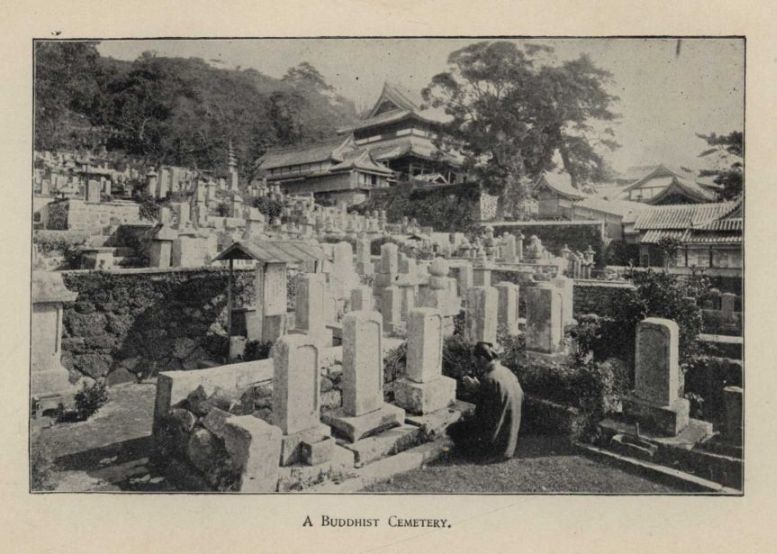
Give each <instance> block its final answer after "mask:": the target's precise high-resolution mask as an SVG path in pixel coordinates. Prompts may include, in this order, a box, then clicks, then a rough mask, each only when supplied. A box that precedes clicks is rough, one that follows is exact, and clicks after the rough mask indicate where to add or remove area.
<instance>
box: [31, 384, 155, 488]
mask: <svg viewBox="0 0 777 554" xmlns="http://www.w3.org/2000/svg"><path fill="white" fill-rule="evenodd" d="M155 395H156V385H155V383H141V384H136V383H127V384H123V385H117V386H115V387H112V388H111V389H110V400H109V401H108V403H106V404H105V405H104V406H103V407H102V408H100V410H99V411H98V412H97V413H96V414H94V415H93V416H92V417H91V418H89V419H88V420H87V421H81V422H76V423H58V424H55V425H52V426H50V427H45V424H46V421H45V420H33V435H34V436H35V435H37V437H38V440H37V441H35V445H36V446H35V447H36V448H42V449H44V450H45V451H46V453H47V457H48V458H49V459H50V460H51V461H52V469H53V472H52V475H51V482H52V485H53V487H54V490H55V491H57V492H79V491H80V492H83V491H121V490H135V491H137V490H144V491H159V490H170V487H169V486H168V485H167V484H166V483H165V481H164V479H163V477H162V476H160V475H155V474H153V472H152V470H151V469H150V468H149V467H148V454H149V452H150V449H151V440H152V439H151V424H152V421H153V415H154V398H155Z"/></svg>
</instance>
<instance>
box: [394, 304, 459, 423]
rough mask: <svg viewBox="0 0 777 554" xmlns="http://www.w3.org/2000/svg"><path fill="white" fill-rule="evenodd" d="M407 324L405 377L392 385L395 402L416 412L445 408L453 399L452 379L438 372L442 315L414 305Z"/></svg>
mask: <svg viewBox="0 0 777 554" xmlns="http://www.w3.org/2000/svg"><path fill="white" fill-rule="evenodd" d="M407 327H408V333H407V362H406V368H407V370H406V373H407V376H406V377H403V378H402V379H399V380H397V381H396V383H395V384H394V398H395V402H396V404H397V405H398V406H400V407H402V408H404V409H405V410H407V411H408V412H410V413H412V414H418V415H424V414H429V413H431V412H435V411H437V410H441V409H443V408H446V407H447V406H449V405H450V404H451V403H452V402H453V401H454V400H455V398H456V380H455V379H451V378H450V377H444V376H443V375H442V347H443V316H442V314H441V313H440V312H439V311H438V310H435V309H433V308H416V309H415V310H412V311H411V312H410V314H409V315H408V324H407Z"/></svg>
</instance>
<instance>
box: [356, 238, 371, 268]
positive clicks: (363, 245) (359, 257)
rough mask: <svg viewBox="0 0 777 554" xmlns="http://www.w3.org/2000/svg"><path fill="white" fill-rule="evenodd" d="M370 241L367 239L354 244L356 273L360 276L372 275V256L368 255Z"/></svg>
mask: <svg viewBox="0 0 777 554" xmlns="http://www.w3.org/2000/svg"><path fill="white" fill-rule="evenodd" d="M370 245H371V241H370V239H368V238H363V239H360V240H359V241H358V242H357V243H356V272H357V273H359V274H360V275H372V274H373V265H372V255H371V254H370Z"/></svg>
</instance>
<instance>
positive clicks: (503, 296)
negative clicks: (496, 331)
mask: <svg viewBox="0 0 777 554" xmlns="http://www.w3.org/2000/svg"><path fill="white" fill-rule="evenodd" d="M494 288H495V289H496V291H497V305H498V310H497V328H502V329H504V331H505V332H506V333H507V334H508V335H511V336H513V335H517V334H518V285H516V284H514V283H510V282H508V281H502V282H500V283H497V284H496V286H495V287H494Z"/></svg>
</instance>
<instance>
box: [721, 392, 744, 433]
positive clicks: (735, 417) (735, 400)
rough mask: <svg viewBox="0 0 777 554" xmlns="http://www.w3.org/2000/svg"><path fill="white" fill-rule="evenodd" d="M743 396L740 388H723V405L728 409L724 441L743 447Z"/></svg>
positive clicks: (724, 427)
mask: <svg viewBox="0 0 777 554" xmlns="http://www.w3.org/2000/svg"><path fill="white" fill-rule="evenodd" d="M742 396H743V391H742V389H741V388H740V387H733V386H731V387H724V388H723V403H724V405H725V407H726V422H725V425H724V426H723V439H724V440H725V441H726V442H728V443H730V444H733V445H735V446H742Z"/></svg>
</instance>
